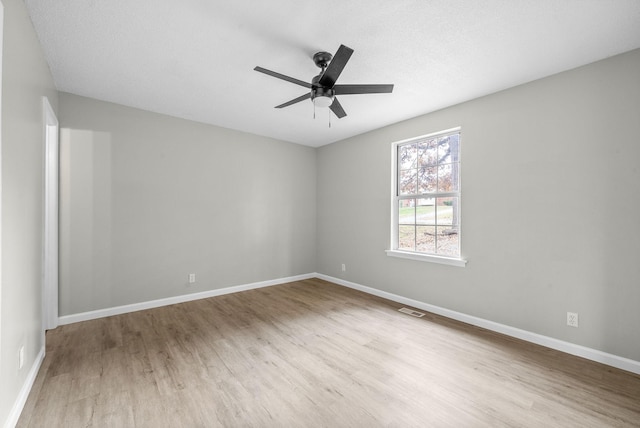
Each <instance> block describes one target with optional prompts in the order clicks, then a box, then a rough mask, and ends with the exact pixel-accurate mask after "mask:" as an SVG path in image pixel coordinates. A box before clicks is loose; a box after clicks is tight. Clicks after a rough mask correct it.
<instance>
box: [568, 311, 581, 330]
mask: <svg viewBox="0 0 640 428" xmlns="http://www.w3.org/2000/svg"><path fill="white" fill-rule="evenodd" d="M567 325H568V326H570V327H578V314H577V313H576V312H567Z"/></svg>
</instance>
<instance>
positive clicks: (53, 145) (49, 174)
mask: <svg viewBox="0 0 640 428" xmlns="http://www.w3.org/2000/svg"><path fill="white" fill-rule="evenodd" d="M42 110H43V118H44V150H45V152H44V242H43V281H42V324H43V334H44V331H45V330H50V329H53V328H56V327H57V326H58V183H59V165H60V162H59V158H60V155H59V141H58V139H59V125H58V118H57V117H56V114H55V112H54V111H53V108H51V104H50V103H49V100H48V99H47V97H42ZM43 343H44V342H43Z"/></svg>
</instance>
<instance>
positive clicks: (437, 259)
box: [385, 250, 467, 267]
mask: <svg viewBox="0 0 640 428" xmlns="http://www.w3.org/2000/svg"><path fill="white" fill-rule="evenodd" d="M385 253H387V256H390V257H399V258H401V259H409V260H418V261H421V262H430V263H440V264H443V265H449V266H458V267H464V266H465V265H466V264H467V261H466V260H463V259H456V258H453V257H442V256H434V255H432V254H420V253H412V252H410V251H400V250H385Z"/></svg>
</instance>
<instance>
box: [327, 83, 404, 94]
mask: <svg viewBox="0 0 640 428" xmlns="http://www.w3.org/2000/svg"><path fill="white" fill-rule="evenodd" d="M333 89H334V90H335V91H336V95H352V94H389V93H391V92H393V84H391V85H335V86H334V87H333Z"/></svg>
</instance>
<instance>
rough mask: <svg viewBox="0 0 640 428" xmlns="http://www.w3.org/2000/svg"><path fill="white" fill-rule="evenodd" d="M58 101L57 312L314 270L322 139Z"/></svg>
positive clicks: (67, 97)
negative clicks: (292, 138)
mask: <svg viewBox="0 0 640 428" xmlns="http://www.w3.org/2000/svg"><path fill="white" fill-rule="evenodd" d="M59 103H60V114H59V120H60V126H61V139H60V144H61V147H60V151H61V153H60V156H61V183H60V192H61V193H60V198H61V200H60V205H61V211H60V234H61V236H60V315H61V316H63V315H69V314H76V313H81V312H86V311H91V310H97V309H102V308H110V307H114V306H119V305H125V304H131V303H137V302H145V301H149V300H154V299H160V298H165V297H172V296H177V295H183V294H189V293H195V292H201V291H207V290H213V289H217V288H223V287H229V286H234V285H242V284H247V283H252V282H258V281H265V280H272V279H278V278H284V277H289V276H293V275H299V274H306V273H309V272H314V271H315V261H316V253H315V234H316V220H315V219H316V205H315V202H316V194H315V185H316V152H315V149H312V148H310V147H305V146H300V145H296V144H290V143H285V142H281V141H277V140H272V139H267V138H264V137H259V136H255V135H251V134H246V133H241V132H236V131H231V130H227V129H223V128H218V127H214V126H210V125H204V124H199V123H195V122H190V121H186V120H182V119H176V118H171V117H168V116H163V115H160V114H155V113H150V112H145V111H141V110H137V109H132V108H127V107H123V106H119V105H115V104H110V103H106V102H101V101H96V100H92V99H88V98H83V97H79V96H75V95H71V94H67V93H61V94H60V102H59ZM189 273H195V274H196V279H197V281H196V283H195V284H193V285H188V284H187V278H188V274H189Z"/></svg>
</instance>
